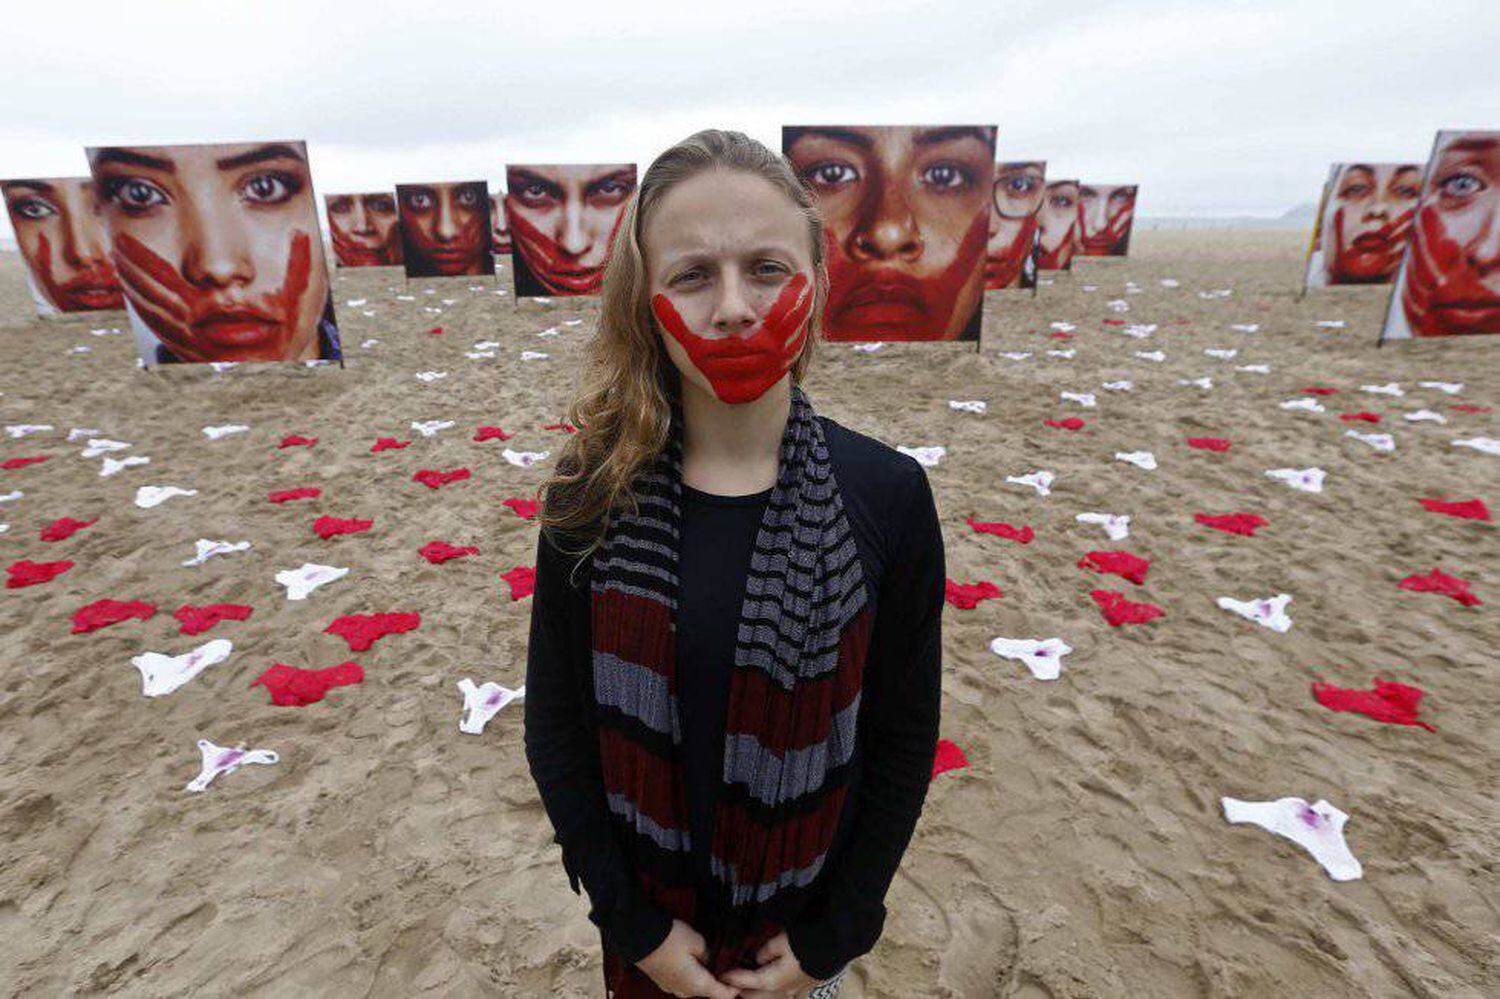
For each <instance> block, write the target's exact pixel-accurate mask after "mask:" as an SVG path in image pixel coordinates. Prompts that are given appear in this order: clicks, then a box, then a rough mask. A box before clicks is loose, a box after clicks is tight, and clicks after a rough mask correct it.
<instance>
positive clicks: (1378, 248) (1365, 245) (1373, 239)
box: [1349, 232, 1391, 253]
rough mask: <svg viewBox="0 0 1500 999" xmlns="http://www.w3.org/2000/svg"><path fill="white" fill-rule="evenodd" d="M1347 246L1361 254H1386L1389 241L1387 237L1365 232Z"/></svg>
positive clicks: (1388, 248)
mask: <svg viewBox="0 0 1500 999" xmlns="http://www.w3.org/2000/svg"><path fill="white" fill-rule="evenodd" d="M1349 245H1350V246H1352V247H1354V248H1355V249H1356V250H1359V251H1361V252H1363V253H1386V252H1388V251H1389V250H1390V248H1391V240H1390V237H1389V236H1382V235H1381V234H1380V233H1378V232H1367V233H1364V234H1363V235H1360V236H1355V237H1354V239H1353V240H1351V241H1350V243H1349Z"/></svg>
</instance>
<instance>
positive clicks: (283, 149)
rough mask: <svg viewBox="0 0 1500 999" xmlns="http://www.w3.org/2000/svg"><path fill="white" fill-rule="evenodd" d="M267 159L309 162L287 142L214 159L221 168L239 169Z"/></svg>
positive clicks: (215, 164)
mask: <svg viewBox="0 0 1500 999" xmlns="http://www.w3.org/2000/svg"><path fill="white" fill-rule="evenodd" d="M267 160H296V161H297V162H298V163H306V162H307V160H306V159H304V158H303V156H302V154H301V153H299V152H297V150H296V149H294V148H292V147H291V146H289V145H287V144H286V143H284V142H273V143H270V144H269V145H265V146H257V147H255V148H254V149H251V150H249V151H248V152H243V153H237V154H236V155H234V156H225V157H224V158H223V159H218V160H214V166H216V167H218V168H219V169H220V170H238V169H239V168H240V167H246V166H250V165H251V164H253V163H264V162H266V161H267Z"/></svg>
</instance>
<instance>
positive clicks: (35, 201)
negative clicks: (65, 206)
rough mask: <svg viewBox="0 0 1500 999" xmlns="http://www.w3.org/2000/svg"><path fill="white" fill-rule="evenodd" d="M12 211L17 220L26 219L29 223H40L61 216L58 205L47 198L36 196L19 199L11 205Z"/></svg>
mask: <svg viewBox="0 0 1500 999" xmlns="http://www.w3.org/2000/svg"><path fill="white" fill-rule="evenodd" d="M10 210H11V213H12V214H13V215H15V216H16V217H17V218H22V219H26V220H27V221H29V222H39V221H41V220H42V219H45V218H51V217H52V216H54V215H57V214H59V212H58V209H57V206H56V205H54V204H52V203H51V202H50V201H47V200H46V199H45V198H38V197H34V196H33V197H25V198H17V199H16V200H14V201H12V202H11V203H10Z"/></svg>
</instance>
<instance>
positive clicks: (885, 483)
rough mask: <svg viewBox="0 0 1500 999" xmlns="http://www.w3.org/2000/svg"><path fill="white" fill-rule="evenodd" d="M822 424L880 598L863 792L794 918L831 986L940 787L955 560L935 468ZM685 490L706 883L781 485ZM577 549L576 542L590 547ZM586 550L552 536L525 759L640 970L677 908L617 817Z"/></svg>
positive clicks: (613, 942) (682, 659) (610, 927)
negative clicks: (754, 571)
mask: <svg viewBox="0 0 1500 999" xmlns="http://www.w3.org/2000/svg"><path fill="white" fill-rule="evenodd" d="M818 419H819V420H820V421H821V423H822V425H823V431H824V437H825V439H826V441H827V443H828V451H829V457H830V460H831V462H832V465H833V472H834V476H835V478H836V479H837V480H838V484H839V494H840V496H841V497H842V499H843V502H844V509H845V514H846V516H847V517H848V518H849V526H850V528H851V529H852V531H853V533H854V538H855V543H856V547H857V548H858V549H859V555H860V560H861V564H862V567H863V569H864V574H865V585H866V588H867V595H868V596H869V597H870V604H871V606H872V607H873V608H874V609H875V619H874V624H873V626H872V630H871V635H870V648H869V653H868V656H867V658H866V661H865V675H864V688H863V694H862V697H861V702H860V708H859V720H858V724H857V729H856V736H855V751H854V758H853V764H852V766H851V768H850V778H849V797H848V799H847V800H846V803H845V806H844V809H843V812H842V814H841V817H840V821H839V826H838V829H837V830H836V831H835V834H834V838H833V842H832V844H831V846H830V848H829V853H828V860H827V862H826V863H825V865H824V868H823V870H822V871H821V872H820V873H819V875H818V877H817V879H816V880H815V881H814V885H815V886H819V887H818V890H816V891H814V892H812V893H811V894H810V895H809V897H808V902H807V905H806V906H805V907H804V909H803V910H802V911H801V912H800V913H799V914H798V915H797V916H796V917H794V918H792V919H791V920H790V921H789V922H788V923H787V926H786V929H787V937H788V940H789V942H790V943H791V945H792V950H793V952H794V953H795V954H796V956H797V959H798V962H799V963H800V964H801V965H802V968H803V970H804V971H806V972H807V973H808V974H809V975H812V976H814V977H815V978H819V979H823V978H830V977H832V976H833V975H834V974H835V973H837V971H838V970H839V969H840V968H841V967H843V965H844V964H846V963H848V962H849V961H850V960H852V959H853V958H855V957H858V956H859V955H861V954H864V953H866V952H868V951H869V950H870V949H871V948H873V947H874V946H875V943H876V941H877V940H879V938H880V934H881V930H882V928H883V926H884V921H885V905H884V898H885V894H886V891H887V889H888V888H889V887H890V882H891V879H892V878H893V877H895V873H896V868H897V867H898V866H899V865H900V862H901V857H902V855H903V854H904V853H905V852H906V847H907V844H908V843H909V842H910V839H911V835H912V831H913V829H914V828H915V826H916V822H917V818H918V816H920V814H921V811H922V805H923V802H924V800H925V798H926V795H927V787H928V784H929V782H930V780H931V774H932V762H933V758H934V755H935V752H936V748H937V734H938V723H939V706H940V701H941V675H942V610H943V597H944V590H945V586H944V584H945V580H946V564H945V555H944V550H943V536H942V529H941V526H940V524H939V522H938V514H937V508H936V504H935V503H934V501H933V496H932V489H931V486H930V485H929V483H928V481H927V474H926V470H925V469H923V467H922V466H921V464H919V463H918V462H917V461H916V459H914V458H912V457H910V456H908V455H904V454H902V453H901V452H899V451H897V450H895V449H894V448H892V447H889V446H888V445H886V444H883V443H881V442H880V441H877V440H875V439H874V438H872V437H868V436H866V435H864V434H861V433H858V432H857V431H853V430H850V429H848V428H846V427H844V426H842V425H840V424H838V423H835V422H834V421H833V420H831V419H829V418H827V417H822V416H820V417H818ZM682 494H683V499H682V536H681V543H680V548H679V552H678V559H679V561H678V576H679V594H678V611H677V670H678V683H679V695H678V696H679V715H680V717H681V720H682V724H683V733H682V734H683V750H684V767H685V771H684V779H685V781H686V783H687V790H688V801H689V811H690V815H689V819H690V821H691V823H692V825H691V833H692V841H693V844H694V850H693V855H692V865H693V868H694V870H695V871H697V872H698V873H697V877H698V880H699V883H700V884H707V883H708V878H709V877H710V875H709V867H708V848H709V845H710V844H711V843H712V839H711V836H710V825H711V820H712V806H713V797H712V796H713V792H714V789H715V788H716V787H717V786H718V785H719V783H720V782H721V780H722V769H723V760H724V720H725V712H726V710H727V704H728V697H729V681H730V677H731V671H732V666H733V662H734V641H735V634H736V626H737V624H738V620H739V612H740V606H741V603H742V601H743V599H744V593H745V577H746V574H747V571H748V568H749V562H750V550H751V547H752V546H753V543H754V540H755V533H756V530H757V528H758V527H759V524H760V517H761V514H762V512H763V510H764V507H765V504H766V502H767V501H768V500H769V499H770V495H771V490H769V489H767V490H764V491H762V492H759V493H754V494H751V495H748V496H719V495H714V494H710V493H705V492H702V491H701V490H697V489H694V488H692V487H691V486H688V485H687V484H686V483H684V484H683V489H682ZM565 545H566V546H567V547H568V548H570V549H571V548H576V547H577V542H576V540H573V539H568V540H566V541H565ZM576 561H577V560H576V558H575V557H573V556H570V555H568V554H565V553H564V552H563V551H560V550H559V549H558V548H557V547H556V545H555V544H554V542H553V539H552V537H551V536H550V534H549V532H546V531H543V532H542V534H541V537H540V538H539V540H538V544H537V569H536V588H535V591H534V592H533V594H532V601H533V602H532V618H531V640H530V646H529V648H528V651H527V663H526V697H525V699H524V701H523V703H524V705H525V724H526V752H527V759H528V762H529V764H530V766H531V772H532V776H533V778H534V779H535V780H536V782H537V785H538V788H539V789H540V791H541V795H542V800H543V804H544V806H545V807H546V810H547V814H548V817H549V818H550V819H551V820H552V824H553V826H554V828H555V831H556V833H555V836H554V840H555V841H556V842H557V843H559V844H560V845H561V846H562V853H563V865H564V867H565V868H566V869H567V872H568V875H569V879H570V883H571V884H572V887H573V890H574V891H575V892H576V891H577V890H578V882H579V881H580V880H581V881H582V882H583V886H584V887H585V888H586V889H587V890H588V893H589V900H590V902H591V903H592V905H591V909H590V911H589V918H590V920H592V921H593V922H594V923H595V925H597V926H598V927H599V929H600V932H601V935H602V938H603V942H604V945H605V946H607V947H609V948H611V949H612V950H614V951H616V952H617V953H619V954H620V955H621V956H622V957H624V958H625V959H626V960H628V961H630V962H632V963H634V962H636V961H639V960H640V959H641V958H643V957H645V956H646V955H647V954H649V953H651V952H652V951H653V950H655V949H656V947H657V946H659V945H660V944H661V942H662V941H663V940H664V939H666V936H667V933H668V931H669V930H670V929H671V925H672V918H671V916H670V915H669V914H668V913H666V912H665V911H663V910H661V909H659V908H658V907H657V906H656V905H654V904H653V903H652V902H650V901H649V900H648V899H647V898H646V897H645V894H644V891H643V890H642V889H641V887H640V883H639V879H637V878H636V877H635V876H634V873H633V872H632V871H631V870H630V868H629V860H628V859H627V857H626V855H625V854H624V851H623V849H622V848H621V846H620V844H619V843H618V842H616V841H615V840H614V837H613V835H612V833H611V831H610V828H609V825H608V819H607V816H606V813H605V804H604V796H603V793H602V788H603V778H602V776H601V774H600V768H599V749H598V742H597V736H596V734H595V732H594V729H593V719H592V706H593V677H592V667H591V655H590V635H589V630H590V628H589V600H590V591H589V577H590V571H589V570H590V566H589V565H588V564H586V563H585V564H583V565H581V566H578V567H577V571H576V573H575V574H574V576H573V578H572V579H571V580H570V579H569V573H570V572H571V571H572V570H573V569H574V567H575V564H576ZM866 786H868V787H870V788H878V789H879V794H878V795H877V794H872V793H869V792H867V791H866V790H864V788H865V787H866ZM694 928H695V929H698V930H699V931H700V932H702V930H703V928H702V927H694Z"/></svg>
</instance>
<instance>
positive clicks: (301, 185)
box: [88, 142, 342, 366]
mask: <svg viewBox="0 0 1500 999" xmlns="http://www.w3.org/2000/svg"><path fill="white" fill-rule="evenodd" d="M88 155H89V162H90V166H91V167H92V169H93V175H94V181H95V190H96V191H97V192H98V193H99V205H100V208H101V215H102V218H103V221H104V223H105V226H104V229H105V232H106V233H107V234H108V238H109V242H110V248H111V251H112V259H113V260H114V262H115V264H116V266H117V267H118V269H119V276H120V281H121V283H122V285H123V288H124V292H125V303H126V305H127V307H128V309H129V311H130V317H131V326H132V328H133V329H134V331H135V333H136V345H137V348H138V349H139V350H140V355H141V360H142V362H143V363H144V364H146V365H148V366H150V365H156V364H175V363H183V362H188V363H201V362H220V361H235V362H240V361H306V360H320V359H321V360H337V359H339V358H340V357H341V356H342V351H341V348H340V345H339V337H338V327H337V325H336V323H335V320H334V314H333V302H332V296H331V293H330V281H329V276H328V269H327V266H326V264H325V259H324V255H323V253H322V252H321V242H322V240H321V237H320V233H319V225H318V211H317V207H316V205H315V204H314V202H313V198H312V183H311V176H312V174H311V171H310V170H309V168H308V164H307V148H306V145H305V144H304V143H302V142H262V143H236V144H223V145H220V144H204V145H186V146H110V147H99V148H93V149H90V150H89V151H88Z"/></svg>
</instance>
